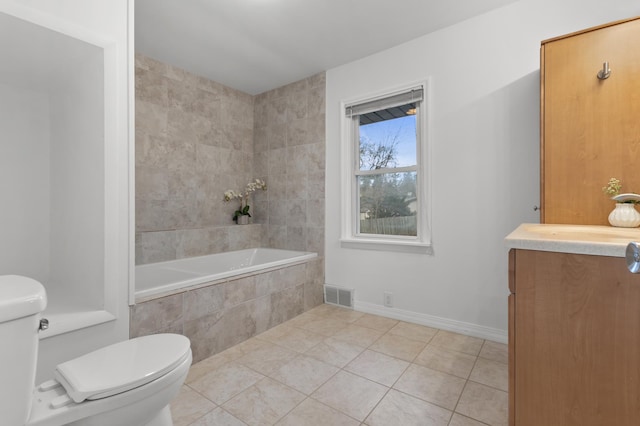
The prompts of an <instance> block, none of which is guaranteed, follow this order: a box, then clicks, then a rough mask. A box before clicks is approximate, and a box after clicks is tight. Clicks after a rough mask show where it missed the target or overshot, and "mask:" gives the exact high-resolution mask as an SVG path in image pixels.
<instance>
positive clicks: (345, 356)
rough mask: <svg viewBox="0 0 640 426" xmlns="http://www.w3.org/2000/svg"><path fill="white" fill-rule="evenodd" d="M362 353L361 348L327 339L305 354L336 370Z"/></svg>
mask: <svg viewBox="0 0 640 426" xmlns="http://www.w3.org/2000/svg"><path fill="white" fill-rule="evenodd" d="M362 351H364V348H363V347H362V346H357V345H354V344H351V343H348V342H345V341H342V340H338V339H334V338H328V339H324V340H323V341H322V342H320V343H318V344H317V345H316V346H314V347H313V348H311V349H309V350H308V351H307V352H305V355H309V356H312V357H314V358H316V359H319V360H320V361H323V362H326V363H327V364H331V365H333V366H336V367H338V368H342V367H344V366H345V365H347V364H348V363H349V362H351V361H352V360H353V359H354V358H355V357H357V356H358V355H359V354H360V353H362Z"/></svg>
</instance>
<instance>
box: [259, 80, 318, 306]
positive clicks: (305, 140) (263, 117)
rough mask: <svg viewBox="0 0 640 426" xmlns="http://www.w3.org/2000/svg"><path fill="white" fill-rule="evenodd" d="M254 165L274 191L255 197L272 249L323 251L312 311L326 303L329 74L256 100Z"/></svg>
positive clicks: (309, 294) (312, 294)
mask: <svg viewBox="0 0 640 426" xmlns="http://www.w3.org/2000/svg"><path fill="white" fill-rule="evenodd" d="M254 102H255V109H254V113H255V114H254V167H255V172H256V174H257V175H259V176H261V177H263V178H264V179H265V180H266V181H267V182H268V185H269V190H268V191H266V192H263V193H259V194H256V197H255V198H256V203H255V204H256V208H257V210H256V211H257V214H256V218H257V219H258V221H259V222H261V223H265V224H267V227H266V230H265V244H266V246H267V247H273V248H284V249H291V250H305V251H313V252H316V253H318V259H317V260H315V261H314V264H315V268H316V270H317V274H316V281H315V282H314V283H313V284H309V285H313V287H312V288H310V289H308V291H306V292H305V297H306V298H307V300H306V303H307V307H313V306H316V305H318V304H320V303H322V301H323V296H322V285H323V284H324V198H325V197H324V180H325V74H324V73H321V74H317V75H315V76H312V77H309V78H307V79H304V80H301V81H298V82H295V83H292V84H289V85H287V86H284V87H281V88H278V89H275V90H271V91H269V92H266V93H263V94H260V95H258V96H256V97H255V101H254Z"/></svg>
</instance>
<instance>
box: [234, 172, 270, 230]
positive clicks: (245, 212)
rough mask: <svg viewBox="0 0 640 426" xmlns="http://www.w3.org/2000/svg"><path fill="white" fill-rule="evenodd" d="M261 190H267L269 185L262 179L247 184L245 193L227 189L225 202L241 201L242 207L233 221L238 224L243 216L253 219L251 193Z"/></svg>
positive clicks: (236, 212)
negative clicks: (250, 203)
mask: <svg viewBox="0 0 640 426" xmlns="http://www.w3.org/2000/svg"><path fill="white" fill-rule="evenodd" d="M258 189H261V190H263V191H266V190H267V184H266V183H265V182H264V181H263V180H261V179H255V180H253V181H251V182H249V183H248V184H247V186H246V187H245V188H244V191H240V192H236V191H234V190H233V189H227V190H226V191H224V201H225V202H229V201H231V200H235V199H238V200H240V207H239V208H238V210H236V211H235V212H233V220H234V222H236V223H238V219H239V218H240V217H241V216H248V217H251V214H250V213H249V207H250V206H249V196H250V195H251V193H253V192H255V191H256V190H258Z"/></svg>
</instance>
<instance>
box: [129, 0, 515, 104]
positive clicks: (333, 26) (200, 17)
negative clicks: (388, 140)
mask: <svg viewBox="0 0 640 426" xmlns="http://www.w3.org/2000/svg"><path fill="white" fill-rule="evenodd" d="M515 1H516V0H453V1H443V0H392V1H389V0H136V1H135V47H136V52H139V53H142V54H144V55H146V56H150V57H152V58H154V59H157V60H160V61H162V62H166V63H170V64H172V65H175V66H177V67H180V68H183V69H186V70H188V71H190V72H192V73H194V74H198V75H201V76H204V77H207V78H209V79H211V80H214V81H217V82H219V83H222V84H224V85H226V86H229V87H233V88H235V89H238V90H241V91H243V92H246V93H249V94H252V95H255V94H258V93H262V92H265V91H267V90H271V89H274V88H277V87H280V86H283V85H285V84H288V83H291V82H294V81H298V80H301V79H303V78H306V77H308V76H311V75H313V74H316V73H318V72H321V71H326V70H328V69H331V68H334V67H337V66H339V65H342V64H345V63H348V62H351V61H354V60H356V59H359V58H363V57H365V56H368V55H371V54H373V53H376V52H379V51H381V50H384V49H387V48H390V47H393V46H397V45H399V44H402V43H404V42H406V41H409V40H412V39H414V38H417V37H419V36H422V35H424V34H427V33H430V32H433V31H436V30H438V29H441V28H444V27H447V26H449V25H453V24H455V23H458V22H461V21H463V20H466V19H469V18H472V17H474V16H477V15H480V14H482V13H485V12H488V11H490V10H492V9H495V8H498V7H500V6H503V5H506V4H509V3H514V2H515Z"/></svg>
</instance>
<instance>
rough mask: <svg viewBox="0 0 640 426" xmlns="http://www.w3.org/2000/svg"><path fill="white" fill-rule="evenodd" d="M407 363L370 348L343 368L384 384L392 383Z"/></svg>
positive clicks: (405, 367) (389, 384)
mask: <svg viewBox="0 0 640 426" xmlns="http://www.w3.org/2000/svg"><path fill="white" fill-rule="evenodd" d="M408 366H409V363H408V362H406V361H402V360H399V359H397V358H393V357H390V356H389V355H385V354H382V353H380V352H375V351H371V350H368V349H367V350H365V351H364V352H362V353H361V354H360V355H359V356H358V357H357V358H356V359H354V360H353V361H351V362H350V363H349V364H348V365H347V366H346V367H345V368H344V369H345V370H347V371H349V372H351V373H353V374H357V375H358V376H362V377H364V378H365V379H369V380H373V381H374V382H378V383H380V384H383V385H385V386H391V385H393V384H394V383H395V382H396V380H398V377H400V375H402V373H403V372H404V371H405V370H406V369H407V367H408Z"/></svg>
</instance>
